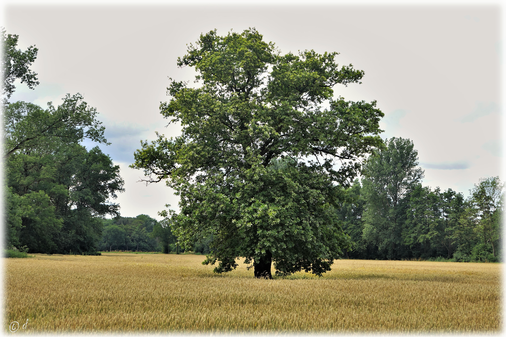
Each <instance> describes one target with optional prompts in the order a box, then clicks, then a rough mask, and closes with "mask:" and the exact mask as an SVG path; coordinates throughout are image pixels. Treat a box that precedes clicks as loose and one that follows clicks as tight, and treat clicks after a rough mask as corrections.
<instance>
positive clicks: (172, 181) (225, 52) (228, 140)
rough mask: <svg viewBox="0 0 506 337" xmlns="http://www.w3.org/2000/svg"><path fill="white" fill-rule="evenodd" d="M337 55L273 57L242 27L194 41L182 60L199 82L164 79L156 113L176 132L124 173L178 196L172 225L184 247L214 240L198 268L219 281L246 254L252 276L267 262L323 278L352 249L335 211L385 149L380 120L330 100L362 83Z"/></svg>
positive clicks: (370, 109) (269, 47)
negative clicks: (140, 172) (140, 173)
mask: <svg viewBox="0 0 506 337" xmlns="http://www.w3.org/2000/svg"><path fill="white" fill-rule="evenodd" d="M337 56H338V53H335V52H332V53H327V52H325V53H323V54H319V53H316V52H315V51H313V50H306V51H303V52H299V53H298V54H293V53H287V54H281V52H279V51H278V50H276V48H275V45H274V44H273V43H272V42H270V43H267V42H265V41H263V37H262V35H261V34H260V33H259V32H257V31H256V30H255V29H249V30H245V31H244V32H242V33H240V34H239V33H234V32H230V33H228V35H226V36H218V35H217V33H216V31H211V32H209V33H207V34H202V35H201V36H200V39H199V40H198V41H197V43H196V44H190V45H189V47H188V52H187V54H186V55H185V56H183V57H181V58H178V62H177V64H178V65H179V66H181V67H183V66H190V67H194V68H195V70H196V71H197V72H198V75H197V78H196V80H197V81H198V82H199V84H200V85H199V86H198V87H196V88H190V87H188V85H187V83H184V82H178V81H172V82H171V83H170V86H169V88H168V93H169V94H170V96H171V99H170V101H169V102H166V103H162V104H161V106H160V113H161V114H162V115H163V116H164V117H166V118H167V119H169V120H170V121H169V123H180V125H181V127H182V135H181V136H179V137H171V138H168V139H167V138H166V137H165V136H164V135H158V139H157V140H156V141H154V142H152V143H148V142H142V149H140V150H138V151H136V153H135V163H134V164H133V165H132V167H134V168H138V169H144V170H145V174H146V175H147V176H148V177H149V178H147V181H150V182H159V181H162V180H166V181H167V184H168V185H169V186H170V187H172V188H173V189H174V190H175V191H176V193H177V194H178V195H179V197H180V203H179V206H180V212H179V213H177V214H176V213H174V212H172V213H171V214H170V223H171V225H172V228H173V231H174V233H175V235H176V236H177V237H178V239H179V240H180V242H181V243H182V244H183V245H186V246H191V245H192V243H193V242H195V241H196V240H199V239H200V238H202V237H206V236H208V235H211V234H212V235H213V241H212V243H211V253H210V254H209V255H208V259H207V260H206V263H211V264H214V263H216V262H219V265H218V266H217V267H216V268H215V271H216V272H225V271H230V270H232V269H233V268H235V267H236V266H237V264H236V262H235V261H236V258H238V257H245V258H246V262H247V263H251V264H252V267H254V269H255V276H256V277H267V278H270V277H271V264H272V262H274V267H275V268H276V273H277V274H279V275H286V274H290V273H293V272H296V271H299V270H302V269H303V270H306V271H310V272H312V273H315V274H317V275H321V274H322V273H324V272H325V271H327V270H330V265H331V264H332V263H333V261H334V259H336V258H338V257H339V256H341V255H342V253H343V248H345V247H347V246H348V244H349V241H348V237H347V235H345V234H344V233H343V230H342V228H340V225H339V222H338V219H337V216H336V213H335V212H334V209H333V206H334V205H336V203H337V202H338V200H339V199H340V198H341V197H342V195H343V188H344V187H347V186H349V185H350V184H351V182H352V180H353V179H354V177H355V176H356V175H357V173H358V171H359V169H360V167H361V162H362V161H363V160H364V158H365V156H366V155H367V154H369V153H370V152H371V151H372V150H373V149H374V148H376V147H378V146H381V144H382V140H381V138H380V137H379V133H380V132H381V130H380V129H379V120H380V118H381V117H382V116H383V113H382V112H381V111H380V110H379V109H377V108H376V102H374V101H373V102H371V103H366V102H364V101H359V102H354V101H346V100H345V99H344V98H342V97H337V98H335V97H334V87H335V86H336V85H337V84H343V85H348V84H352V83H360V82H359V81H360V80H361V79H362V77H363V75H364V72H363V71H360V70H355V69H354V68H353V66H352V65H348V66H339V65H338V64H337V63H336V58H337ZM162 214H164V215H167V216H168V214H167V213H166V212H165V213H162Z"/></svg>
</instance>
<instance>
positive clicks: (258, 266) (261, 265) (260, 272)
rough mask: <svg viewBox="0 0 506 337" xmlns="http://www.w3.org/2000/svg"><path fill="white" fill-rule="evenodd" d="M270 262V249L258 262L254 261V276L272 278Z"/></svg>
mask: <svg viewBox="0 0 506 337" xmlns="http://www.w3.org/2000/svg"><path fill="white" fill-rule="evenodd" d="M271 264H272V253H271V252H270V251H267V252H266V254H265V255H264V256H262V257H261V258H260V260H259V261H258V262H257V261H255V262H254V268H255V277H256V278H265V279H272V274H271Z"/></svg>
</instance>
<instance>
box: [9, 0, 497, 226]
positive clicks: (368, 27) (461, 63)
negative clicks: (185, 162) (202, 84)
mask: <svg viewBox="0 0 506 337" xmlns="http://www.w3.org/2000/svg"><path fill="white" fill-rule="evenodd" d="M272 4H276V1H273V2H271V5H265V4H261V5H254V6H238V7H233V6H231V5H216V4H215V5H203V4H202V3H197V4H193V5H190V6H183V5H173V4H172V5H170V2H169V5H164V6H160V5H158V6H154V5H150V6H146V5H139V6H125V5H111V6H97V5H95V6H86V7H83V6H68V7H65V6H63V5H52V6H49V5H44V6H36V5H34V4H32V5H22V6H19V5H15V3H13V2H9V3H8V4H7V5H4V8H3V11H4V18H3V22H4V23H3V26H5V27H6V30H7V32H8V33H11V34H17V35H19V36H20V39H19V45H20V47H21V48H22V49H25V48H26V47H28V46H30V45H36V46H37V48H38V49H39V54H38V57H37V60H36V62H35V64H34V66H33V67H32V69H33V70H34V71H35V72H37V73H38V75H39V76H38V77H39V80H40V83H41V84H40V85H39V86H38V87H37V88H36V90H30V89H28V88H26V87H25V86H24V85H18V86H17V91H16V93H15V94H14V95H13V96H12V99H11V101H17V100H24V101H29V102H34V103H36V104H39V105H41V106H46V104H47V102H49V101H52V102H53V103H54V104H55V105H59V104H60V103H59V102H61V98H62V97H64V96H65V94H66V93H70V94H75V93H81V94H82V95H83V96H84V98H85V100H86V102H88V103H89V104H90V105H91V106H94V107H96V108H97V110H98V111H99V113H100V117H99V119H100V120H101V121H102V122H103V124H104V126H105V127H106V137H107V139H108V141H109V142H111V143H112V145H110V146H101V148H102V150H103V151H104V153H107V154H108V155H110V157H111V158H112V159H113V160H114V162H115V163H116V164H117V165H120V167H121V176H122V178H123V179H124V180H125V188H126V192H124V193H122V194H120V195H119V197H118V199H116V202H119V203H120V205H121V214H122V216H130V217H135V216H137V215H139V214H148V215H149V216H151V217H154V218H157V219H160V217H159V216H158V215H157V212H159V211H161V210H163V209H164V205H165V204H167V203H169V204H172V206H173V207H172V208H176V207H177V203H178V199H177V198H176V197H175V196H174V195H173V193H172V190H170V189H169V188H168V187H166V186H165V184H163V183H159V184H157V185H149V186H146V185H145V184H144V183H141V182H138V181H139V180H140V179H141V178H142V177H143V173H142V171H139V170H133V169H130V168H128V165H130V164H131V163H132V162H133V160H134V158H133V153H134V152H135V150H136V149H139V148H140V140H154V139H155V131H158V132H160V133H163V134H165V135H166V136H167V137H170V136H177V135H178V134H179V130H178V129H177V128H176V127H174V126H171V127H168V128H167V127H166V124H167V120H164V119H163V118H162V117H161V115H160V114H159V110H158V107H159V104H160V102H161V101H166V100H167V97H166V87H167V86H168V84H169V81H168V77H172V78H174V79H176V80H192V79H193V76H194V73H193V72H192V70H191V69H188V68H185V69H180V68H177V66H176V60H177V57H179V56H183V55H184V54H185V52H186V44H189V43H192V42H195V41H196V40H197V39H198V38H199V35H200V34H201V33H207V32H209V31H210V30H213V29H217V30H218V33H219V34H220V35H226V34H227V33H228V32H229V31H230V30H231V29H233V30H234V31H235V32H242V31H243V30H244V29H247V28H249V27H255V28H256V29H257V30H258V31H259V32H260V33H261V34H263V36H264V39H265V40H266V41H272V42H274V43H275V44H276V45H277V47H278V48H279V49H280V50H281V51H282V52H283V53H285V52H289V51H291V52H297V51H298V50H305V49H314V50H315V51H317V52H320V53H323V52H325V51H328V52H333V51H337V52H339V53H340V55H339V57H338V59H337V61H338V62H339V63H340V64H342V65H347V64H350V63H351V64H353V66H354V67H355V68H356V69H361V70H364V71H365V76H364V78H363V80H362V84H361V85H358V84H354V85H350V86H348V87H344V86H338V87H336V88H335V95H336V96H343V97H344V98H345V99H347V100H365V101H372V100H376V101H377V102H378V103H377V106H378V107H379V108H380V109H381V110H382V111H383V112H384V113H385V117H384V119H383V120H382V122H381V127H382V129H383V130H385V132H384V133H383V134H382V136H383V138H390V137H403V138H410V139H411V140H413V142H414V145H415V148H416V149H417V150H418V154H419V162H420V166H421V167H422V168H423V169H424V170H425V178H424V179H423V185H425V186H430V187H432V188H435V187H437V186H439V187H440V188H441V189H443V190H446V189H448V188H452V189H454V190H456V191H458V192H462V193H464V195H466V196H467V195H468V194H469V189H471V188H472V187H473V185H474V184H476V183H478V182H479V179H480V178H486V177H491V176H501V174H500V173H501V162H502V160H503V153H502V149H501V144H502V139H501V123H502V119H501V114H502V113H501V111H502V102H501V95H500V83H501V76H500V75H501V69H502V66H503V64H502V41H501V21H500V15H501V10H502V8H501V7H499V6H498V5H493V3H492V5H490V4H489V5H486V6H478V5H471V6H469V5H466V6H463V5H449V6H435V5H430V6H412V5H411V6H399V5H385V4H382V5H380V6H372V5H361V6H355V7H353V6H349V5H347V6H344V5H340V4H339V3H338V4H334V5H322V4H320V5H314V4H312V5H305V6H304V5H303V4H304V2H298V4H299V5H298V6H291V7H288V6H286V5H283V4H280V5H278V6H275V5H272ZM496 4H497V2H496ZM86 145H90V146H91V145H92V144H86ZM501 178H504V177H501Z"/></svg>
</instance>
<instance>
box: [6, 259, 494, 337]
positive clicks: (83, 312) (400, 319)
mask: <svg viewBox="0 0 506 337" xmlns="http://www.w3.org/2000/svg"><path fill="white" fill-rule="evenodd" d="M203 259H204V257H203V256H198V255H162V254H156V255H155V254H124V253H123V254H121V253H104V254H103V255H102V256H62V255H52V256H48V255H35V257H34V258H29V259H5V268H6V270H5V281H6V287H5V291H6V317H5V318H6V320H5V322H6V323H7V324H9V323H11V322H13V321H17V322H19V323H20V324H19V330H18V331H19V332H26V333H30V332H32V333H33V332H108V331H109V332H113V331H114V332H126V331H129V332H134V331H146V332H155V331H159V332H163V331H173V332H198V331H203V332H204V331H205V332H274V331H276V332H277V331H285V332H372V331H379V332H447V331H448V332H450V331H452V332H497V331H499V330H500V328H501V311H500V304H501V291H500V268H501V266H500V265H499V264H470V263H448V262H405V261H362V260H339V261H336V262H335V264H334V266H333V270H332V271H331V272H329V273H327V274H325V275H324V277H322V278H318V277H314V276H312V275H311V274H306V273H298V274H295V275H292V276H291V277H288V278H278V279H274V280H258V279H254V278H253V271H252V270H249V271H248V270H247V269H246V266H245V265H244V264H241V265H240V267H238V269H237V270H235V271H233V272H231V273H228V274H225V275H216V274H214V273H213V272H212V269H213V268H212V267H210V266H203V265H202V264H201V262H202V261H203ZM27 319H28V323H27V324H26V326H25V328H26V329H22V327H21V326H22V325H23V324H24V323H25V322H26V320H27ZM7 324H6V325H7ZM6 329H7V330H8V327H7V328H6Z"/></svg>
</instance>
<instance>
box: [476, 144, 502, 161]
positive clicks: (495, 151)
mask: <svg viewBox="0 0 506 337" xmlns="http://www.w3.org/2000/svg"><path fill="white" fill-rule="evenodd" d="M481 148H482V149H484V150H486V151H488V152H489V153H491V154H492V155H493V156H496V157H502V144H501V142H500V141H497V140H491V141H488V142H486V143H485V144H483V145H482V147H481Z"/></svg>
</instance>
